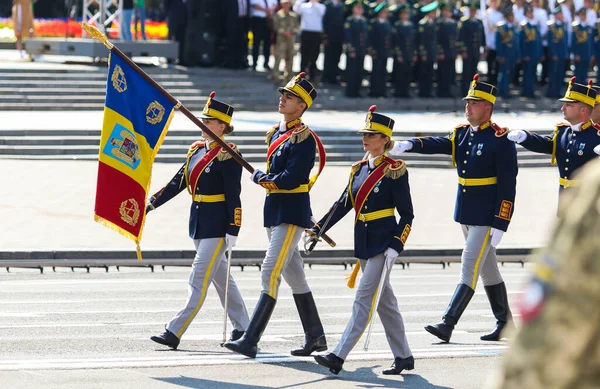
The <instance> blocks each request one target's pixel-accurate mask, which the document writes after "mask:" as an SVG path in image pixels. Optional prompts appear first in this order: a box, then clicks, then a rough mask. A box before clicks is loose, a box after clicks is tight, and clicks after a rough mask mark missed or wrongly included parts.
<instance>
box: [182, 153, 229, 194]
mask: <svg viewBox="0 0 600 389" xmlns="http://www.w3.org/2000/svg"><path fill="white" fill-rule="evenodd" d="M219 151H221V146H217V147H215V148H214V149H212V150H210V151H209V152H208V153H206V154H204V156H203V157H202V158H200V160H199V161H198V163H197V164H196V166H194V167H193V168H192V171H191V172H190V179H189V181H188V183H189V185H190V188H189V189H190V193H191V194H192V195H193V194H194V191H195V188H196V187H197V186H196V185H197V184H198V179H200V175H201V174H202V172H203V171H204V168H205V167H206V166H207V165H208V164H209V163H211V162H212V161H213V160H214V159H215V158H217V155H218V154H219ZM192 183H193V185H192Z"/></svg>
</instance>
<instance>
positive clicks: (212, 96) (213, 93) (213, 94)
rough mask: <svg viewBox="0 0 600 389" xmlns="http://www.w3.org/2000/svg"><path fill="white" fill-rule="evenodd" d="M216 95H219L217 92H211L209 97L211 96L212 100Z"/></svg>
mask: <svg viewBox="0 0 600 389" xmlns="http://www.w3.org/2000/svg"><path fill="white" fill-rule="evenodd" d="M216 95H217V92H215V91H212V92H210V95H209V96H210V98H211V99H214V98H215V96H216Z"/></svg>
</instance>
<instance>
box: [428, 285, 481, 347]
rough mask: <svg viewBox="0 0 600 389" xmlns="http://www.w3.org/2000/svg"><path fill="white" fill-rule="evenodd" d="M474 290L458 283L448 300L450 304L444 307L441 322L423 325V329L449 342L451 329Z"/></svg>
mask: <svg viewBox="0 0 600 389" xmlns="http://www.w3.org/2000/svg"><path fill="white" fill-rule="evenodd" d="M473 294H475V291H474V290H473V289H471V288H470V287H468V286H467V285H465V284H458V286H457V287H456V290H455V291H454V296H452V300H450V305H448V308H446V312H445V313H444V317H443V318H442V322H441V323H438V324H431V325H428V326H426V327H425V330H426V331H427V332H429V333H430V334H432V335H435V336H437V337H438V338H440V339H441V340H443V341H444V342H449V341H450V337H451V336H452V330H454V326H455V325H456V323H458V320H459V319H460V317H461V316H462V314H463V312H464V311H465V309H466V308H467V305H469V301H471V297H473Z"/></svg>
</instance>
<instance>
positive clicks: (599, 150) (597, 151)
mask: <svg viewBox="0 0 600 389" xmlns="http://www.w3.org/2000/svg"><path fill="white" fill-rule="evenodd" d="M594 153H596V154H598V155H600V145H598V146H596V147H594Z"/></svg>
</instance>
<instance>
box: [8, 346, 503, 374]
mask: <svg viewBox="0 0 600 389" xmlns="http://www.w3.org/2000/svg"><path fill="white" fill-rule="evenodd" d="M506 348H507V346H490V347H485V346H477V347H456V348H452V349H440V348H422V349H413V350H412V351H413V355H414V357H415V359H417V360H418V359H419V358H421V359H425V358H452V357H488V356H495V355H500V354H502V353H503V352H504V350H506ZM393 358H394V357H393V354H392V353H391V352H390V351H389V350H372V351H368V352H364V351H355V352H351V353H350V355H349V356H348V358H347V359H346V360H347V361H364V360H379V359H388V360H393ZM307 361H308V362H312V359H311V358H297V357H292V356H289V355H286V354H262V353H259V355H258V357H257V358H256V359H250V358H245V357H243V356H238V355H231V354H227V355H220V354H216V355H185V356H165V355H161V356H157V357H131V358H79V359H28V360H11V361H0V371H8V370H13V371H14V370H27V371H32V370H49V369H63V370H74V369H116V368H119V369H123V368H136V367H137V368H140V367H170V366H208V365H241V364H256V363H294V362H307Z"/></svg>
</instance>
